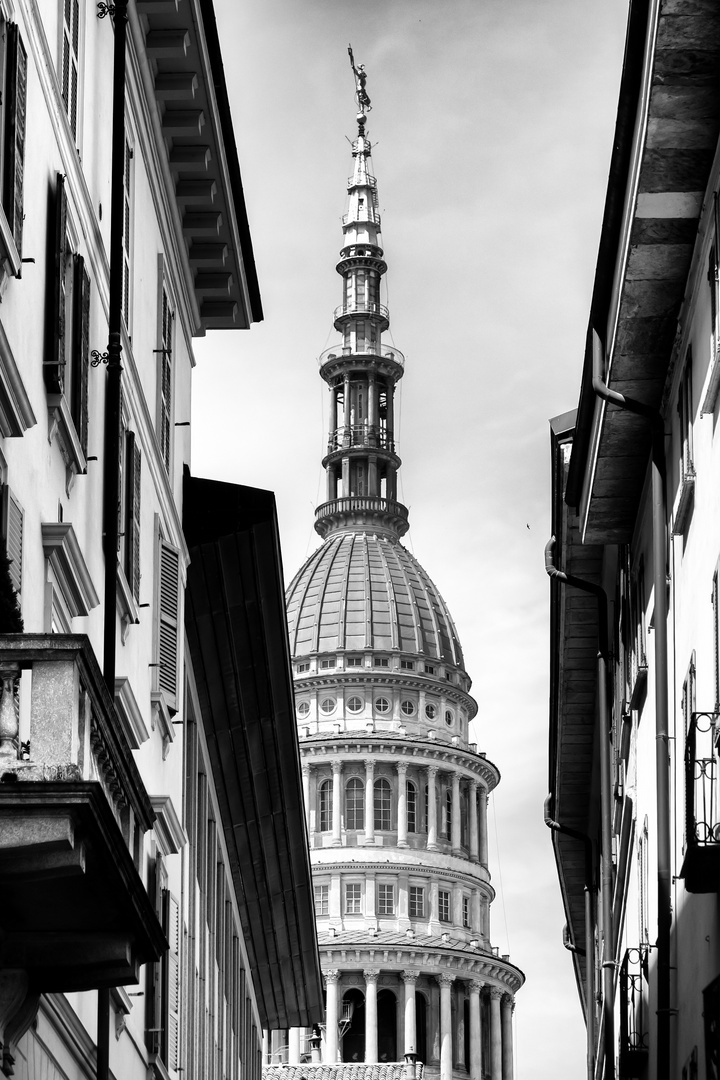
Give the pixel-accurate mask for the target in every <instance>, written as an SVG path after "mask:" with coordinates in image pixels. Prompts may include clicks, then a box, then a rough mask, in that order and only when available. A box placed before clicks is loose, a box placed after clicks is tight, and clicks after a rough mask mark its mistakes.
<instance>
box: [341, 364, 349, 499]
mask: <svg viewBox="0 0 720 1080" xmlns="http://www.w3.org/2000/svg"><path fill="white" fill-rule="evenodd" d="M350 413H351V408H350V374H349V373H348V372H346V374H345V379H344V380H343V428H344V429H345V431H344V435H343V441H344V443H345V446H349V445H350ZM343 494H346V493H345V492H343Z"/></svg>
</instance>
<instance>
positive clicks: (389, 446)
mask: <svg viewBox="0 0 720 1080" xmlns="http://www.w3.org/2000/svg"><path fill="white" fill-rule="evenodd" d="M366 446H371V447H373V448H378V447H379V448H380V449H381V450H390V451H391V452H393V453H394V451H395V440H394V439H393V438H392V436H391V435H390V433H389V432H388V431H386V430H385V429H384V428H378V427H376V426H372V427H371V426H370V424H354V425H353V426H352V427H339V428H336V429H335V431H331V432H330V437H329V439H328V454H331V453H333V451H334V450H351V449H352V448H353V447H366Z"/></svg>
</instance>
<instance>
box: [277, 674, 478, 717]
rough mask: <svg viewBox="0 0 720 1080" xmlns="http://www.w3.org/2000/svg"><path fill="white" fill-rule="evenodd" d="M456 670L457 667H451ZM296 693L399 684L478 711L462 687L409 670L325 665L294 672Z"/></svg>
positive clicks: (473, 701) (472, 710) (473, 699)
mask: <svg viewBox="0 0 720 1080" xmlns="http://www.w3.org/2000/svg"><path fill="white" fill-rule="evenodd" d="M453 670H457V669H453ZM294 683H295V693H296V694H302V693H307V692H308V691H314V690H317V691H318V692H319V691H321V690H328V689H339V688H340V687H342V686H348V685H350V686H352V687H353V688H355V687H368V688H377V687H379V686H387V687H391V686H395V687H397V686H399V687H401V688H402V689H403V690H410V691H414V692H415V693H418V692H419V691H421V690H424V691H425V693H429V694H432V695H433V696H435V697H444V698H447V700H448V701H452V702H454V703H455V704H456V705H464V706H465V708H466V709H467V710H468V714H469V716H470V719H472V718H473V717H474V716H475V715H476V713H477V702H476V701H475V698H473V697H471V695H470V694H468V693H466V691H465V690H463V689H462V687H460V686H457V685H456V684H454V683H451V682H447V680H442V681H441V680H439V679H436V678H434V677H432V676H428V675H422V674H421V673H416V672H412V671H392V670H391V669H389V668H379V669H377V668H372V669H369V668H350V669H349V670H348V671H342V670H339V669H338V668H328V669H327V670H323V671H313V672H312V673H307V672H305V673H304V674H302V675H296V676H295V679H294Z"/></svg>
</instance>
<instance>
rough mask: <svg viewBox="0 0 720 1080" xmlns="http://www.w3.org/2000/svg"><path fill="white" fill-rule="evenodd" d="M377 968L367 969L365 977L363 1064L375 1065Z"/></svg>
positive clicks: (378, 972)
mask: <svg viewBox="0 0 720 1080" xmlns="http://www.w3.org/2000/svg"><path fill="white" fill-rule="evenodd" d="M379 974H380V970H379V968H367V969H366V970H365V971H363V975H364V976H365V1064H366V1065H375V1064H376V1063H377V1059H378V1019H377V981H378V975H379Z"/></svg>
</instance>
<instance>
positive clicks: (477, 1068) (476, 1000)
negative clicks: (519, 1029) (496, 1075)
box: [470, 982, 484, 1080]
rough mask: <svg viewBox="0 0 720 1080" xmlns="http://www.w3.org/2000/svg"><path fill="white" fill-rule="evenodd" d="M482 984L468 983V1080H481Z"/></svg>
mask: <svg viewBox="0 0 720 1080" xmlns="http://www.w3.org/2000/svg"><path fill="white" fill-rule="evenodd" d="M483 986H484V983H481V982H471V983H470V1080H482V1023H481V1017H480V994H481V992H482V989H483Z"/></svg>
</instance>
